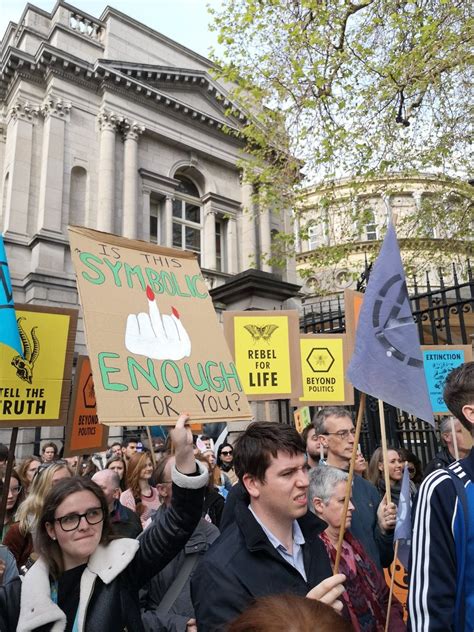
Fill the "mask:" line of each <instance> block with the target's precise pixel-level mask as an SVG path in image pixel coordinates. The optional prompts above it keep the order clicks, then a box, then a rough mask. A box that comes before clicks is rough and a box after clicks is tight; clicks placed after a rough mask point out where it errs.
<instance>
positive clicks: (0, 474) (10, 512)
mask: <svg viewBox="0 0 474 632" xmlns="http://www.w3.org/2000/svg"><path fill="white" fill-rule="evenodd" d="M5 474H6V467H5V466H3V465H2V467H1V469H0V481H1V484H2V486H1V488H0V498H1V496H3V494H4V493H6V494H7V496H8V494H9V493H10V492H9V490H8V489H5ZM12 478H14V479H15V480H16V481H17V482H18V487H20V492H19V493H18V495H17V497H16V500H15V504H14V505H13V507H12V508H11V509H7V510H6V514H5V517H6V518H8V522H13V520H14V516H15V513H16V510H17V509H18V507H19V506H20V505H21V503H22V502H23V500H24V499H25V490H24V488H23V485H22V482H21V479H20V476H19V474H18V472H16V471H15V470H12V471H11V473H10V481H11V480H12Z"/></svg>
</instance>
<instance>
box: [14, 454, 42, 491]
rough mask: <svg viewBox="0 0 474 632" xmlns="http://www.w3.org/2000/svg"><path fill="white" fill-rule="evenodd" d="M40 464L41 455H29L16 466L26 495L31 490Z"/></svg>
mask: <svg viewBox="0 0 474 632" xmlns="http://www.w3.org/2000/svg"><path fill="white" fill-rule="evenodd" d="M40 465H41V459H40V458H39V456H28V457H26V459H24V461H22V462H21V464H20V465H19V466H18V467H17V468H16V470H17V472H18V476H19V477H20V480H21V486H22V488H23V492H24V494H25V496H27V495H28V493H29V491H30V486H31V483H32V482H33V478H34V476H35V474H36V472H37V471H38V468H39V466H40Z"/></svg>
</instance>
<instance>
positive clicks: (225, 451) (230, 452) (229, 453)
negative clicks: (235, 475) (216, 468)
mask: <svg viewBox="0 0 474 632" xmlns="http://www.w3.org/2000/svg"><path fill="white" fill-rule="evenodd" d="M231 455H232V450H222V452H221V456H231Z"/></svg>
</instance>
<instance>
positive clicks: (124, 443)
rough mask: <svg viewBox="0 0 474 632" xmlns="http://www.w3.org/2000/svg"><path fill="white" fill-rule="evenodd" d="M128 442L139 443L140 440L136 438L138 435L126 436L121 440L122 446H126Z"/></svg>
mask: <svg viewBox="0 0 474 632" xmlns="http://www.w3.org/2000/svg"><path fill="white" fill-rule="evenodd" d="M129 443H140V441H139V440H138V437H126V438H125V439H124V440H123V441H122V448H126V447H127V446H128V444H129ZM112 445H115V444H112Z"/></svg>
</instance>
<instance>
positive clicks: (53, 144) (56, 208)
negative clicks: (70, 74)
mask: <svg viewBox="0 0 474 632" xmlns="http://www.w3.org/2000/svg"><path fill="white" fill-rule="evenodd" d="M70 111H71V104H70V103H65V102H64V101H62V99H59V98H55V97H52V96H50V97H48V98H47V99H46V100H45V101H44V102H43V104H42V106H41V114H42V115H43V116H44V126H43V148H42V153H41V172H40V185H39V204H38V222H37V230H38V232H42V231H48V232H52V233H61V232H62V210H63V187H64V132H65V127H66V123H67V122H69V113H70Z"/></svg>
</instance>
